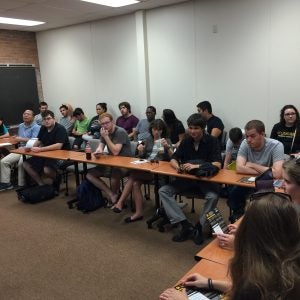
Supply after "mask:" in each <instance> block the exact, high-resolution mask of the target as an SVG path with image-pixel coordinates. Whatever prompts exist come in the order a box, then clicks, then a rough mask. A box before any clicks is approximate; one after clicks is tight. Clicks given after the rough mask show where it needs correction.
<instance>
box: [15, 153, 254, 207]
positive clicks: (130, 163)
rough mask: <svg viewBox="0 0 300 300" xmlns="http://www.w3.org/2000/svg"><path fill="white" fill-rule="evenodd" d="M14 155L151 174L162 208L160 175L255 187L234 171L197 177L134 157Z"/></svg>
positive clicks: (163, 162)
mask: <svg viewBox="0 0 300 300" xmlns="http://www.w3.org/2000/svg"><path fill="white" fill-rule="evenodd" d="M11 152H13V153H18V154H22V155H30V156H38V157H45V158H51V159H59V160H72V161H74V162H75V163H76V164H77V165H76V164H75V167H77V168H78V163H83V164H85V165H86V164H87V163H89V164H95V165H103V166H111V167H117V168H127V169H133V170H140V171H146V172H151V173H153V174H154V175H155V204H156V207H159V206H160V203H159V196H158V176H159V175H167V176H174V177H179V178H184V179H190V180H202V181H210V182H214V183H221V184H229V185H239V186H244V187H254V183H252V184H247V183H243V182H240V179H241V178H243V177H245V176H247V175H243V174H237V173H236V172H235V171H232V170H223V169H222V170H220V171H219V173H218V174H217V175H215V176H213V177H196V176H194V175H189V174H186V173H177V172H176V170H175V169H174V168H173V167H172V166H171V164H170V163H169V162H165V161H160V162H158V163H151V162H145V163H140V164H137V163H134V162H137V161H139V159H138V158H134V157H125V156H113V155H105V154H103V155H101V156H100V157H99V158H95V157H94V156H93V155H92V158H91V159H90V160H87V159H86V155H85V153H84V152H77V151H72V150H53V151H44V152H32V151H25V149H24V148H20V149H14V150H11ZM76 182H77V183H78V177H77V176H76Z"/></svg>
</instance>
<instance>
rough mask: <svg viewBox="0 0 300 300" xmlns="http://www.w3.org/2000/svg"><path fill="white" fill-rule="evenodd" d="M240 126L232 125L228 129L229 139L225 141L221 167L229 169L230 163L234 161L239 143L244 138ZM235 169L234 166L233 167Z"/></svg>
mask: <svg viewBox="0 0 300 300" xmlns="http://www.w3.org/2000/svg"><path fill="white" fill-rule="evenodd" d="M244 138H245V137H244V135H243V132H242V130H241V129H240V128H238V127H234V128H231V129H230V130H229V139H228V141H227V143H226V150H225V159H224V166H223V169H230V166H229V165H230V164H231V163H232V162H234V161H236V158H237V154H238V151H239V149H240V145H241V143H242V141H243V139H244ZM234 169H235V168H234Z"/></svg>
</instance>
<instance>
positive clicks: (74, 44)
mask: <svg viewBox="0 0 300 300" xmlns="http://www.w3.org/2000/svg"><path fill="white" fill-rule="evenodd" d="M299 5H300V3H298V1H296V0H252V1H247V0H199V1H189V2H186V3H182V4H179V5H174V6H168V7H163V8H157V9H153V10H149V11H146V12H137V13H135V14H131V15H126V16H121V17H116V18H111V19H107V20H101V21H97V22H91V23H86V24H82V25H77V26H71V27H66V28H61V29H55V30H50V31H45V32H39V33H37V44H38V52H39V59H40V67H41V73H42V81H43V89H44V95H45V100H46V101H48V102H49V103H51V105H52V106H54V107H57V108H58V107H59V105H60V104H61V103H62V102H66V101H69V102H71V103H72V104H73V105H74V106H82V107H83V108H84V109H85V110H86V112H87V114H88V115H89V116H92V115H94V114H95V113H94V111H95V108H94V107H95V104H96V103H97V102H99V101H106V102H107V103H109V110H110V111H111V112H112V113H113V114H114V115H115V116H117V115H118V114H119V112H118V108H117V104H118V103H119V102H120V101H124V100H127V101H129V102H130V103H131V104H132V106H133V113H134V114H136V115H137V116H138V117H144V112H145V107H146V106H147V105H154V106H156V107H157V108H158V116H160V115H161V111H162V109H163V108H172V109H174V111H175V112H176V114H177V116H178V117H179V118H180V119H181V120H182V121H184V122H185V120H186V118H187V117H188V116H189V115H190V114H191V113H193V112H196V104H197V103H198V102H200V101H202V100H209V101H211V103H212V105H213V111H214V113H215V114H216V115H218V116H219V117H221V118H222V119H223V121H224V123H225V126H226V129H227V130H229V129H230V128H231V127H233V126H241V127H243V126H244V125H245V123H246V122H247V121H248V120H250V119H253V118H258V119H261V120H263V121H264V122H265V124H266V129H267V132H268V133H269V132H270V130H271V127H272V125H273V124H274V123H275V122H278V120H279V110H280V108H281V107H282V106H283V105H285V104H288V103H292V104H295V105H296V106H297V107H298V109H300V101H299V96H300V87H299V84H298V78H300V77H299V75H300V74H299V72H300V68H299V67H300V58H299V53H300V52H299V45H300V41H299V39H300V34H299V31H300V9H299Z"/></svg>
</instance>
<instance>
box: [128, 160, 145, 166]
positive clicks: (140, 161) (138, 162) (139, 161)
mask: <svg viewBox="0 0 300 300" xmlns="http://www.w3.org/2000/svg"><path fill="white" fill-rule="evenodd" d="M148 162H149V160H147V159H139V160H135V161H132V162H131V163H132V164H135V165H140V164H145V163H148Z"/></svg>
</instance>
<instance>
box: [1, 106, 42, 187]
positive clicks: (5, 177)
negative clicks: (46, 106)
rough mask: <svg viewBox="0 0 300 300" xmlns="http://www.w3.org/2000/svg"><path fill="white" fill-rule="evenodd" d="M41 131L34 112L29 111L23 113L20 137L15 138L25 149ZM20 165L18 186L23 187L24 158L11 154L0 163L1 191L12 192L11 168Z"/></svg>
mask: <svg viewBox="0 0 300 300" xmlns="http://www.w3.org/2000/svg"><path fill="white" fill-rule="evenodd" d="M39 131H40V126H39V125H37V124H36V122H34V113H33V111H32V110H30V109H27V110H25V111H24V113H23V123H21V124H20V125H19V130H18V135H17V136H16V137H15V139H16V141H17V142H19V147H24V146H25V145H26V143H27V141H28V140H30V139H31V138H36V137H37V135H38V133H39ZM16 163H18V185H19V186H23V185H24V184H25V179H24V169H23V157H22V155H21V154H16V153H10V154H9V155H7V156H5V157H4V158H2V159H1V161H0V168H1V183H0V191H4V190H10V189H12V188H13V185H12V184H11V180H10V176H11V167H12V165H14V164H16Z"/></svg>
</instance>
